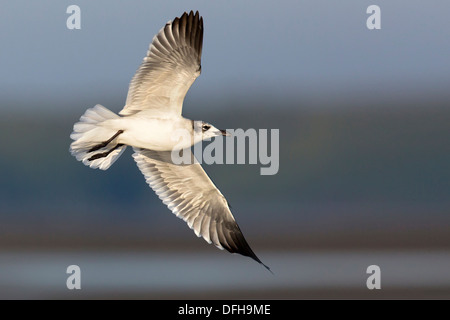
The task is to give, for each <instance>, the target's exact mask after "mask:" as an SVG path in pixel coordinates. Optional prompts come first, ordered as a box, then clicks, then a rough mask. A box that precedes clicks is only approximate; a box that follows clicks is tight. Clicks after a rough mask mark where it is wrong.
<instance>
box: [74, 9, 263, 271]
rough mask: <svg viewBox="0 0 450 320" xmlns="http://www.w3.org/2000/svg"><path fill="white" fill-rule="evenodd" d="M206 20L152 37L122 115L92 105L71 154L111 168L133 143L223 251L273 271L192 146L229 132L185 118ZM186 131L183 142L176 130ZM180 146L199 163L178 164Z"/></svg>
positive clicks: (184, 22)
mask: <svg viewBox="0 0 450 320" xmlns="http://www.w3.org/2000/svg"><path fill="white" fill-rule="evenodd" d="M202 44H203V18H202V17H200V16H199V13H198V12H196V13H195V14H194V13H193V12H192V11H191V12H190V13H189V14H188V13H186V12H185V13H184V14H183V15H182V16H181V17H180V18H175V19H174V20H173V21H169V22H168V23H166V25H165V26H164V27H163V28H162V29H161V30H160V31H159V33H158V34H157V35H156V36H155V37H154V38H153V40H152V43H151V45H150V48H149V50H148V51H147V55H146V57H145V58H144V60H143V62H142V64H141V65H140V67H139V69H138V70H137V71H136V74H135V75H134V77H133V79H132V80H131V83H130V87H129V90H128V96H127V99H126V103H125V107H124V108H123V109H122V110H121V111H120V112H119V115H117V114H115V113H114V112H112V111H110V110H108V109H106V108H105V107H103V106H101V105H96V106H95V107H93V108H90V109H88V110H86V112H85V113H84V114H83V115H82V116H81V118H80V121H79V122H77V123H75V125H74V127H73V132H72V134H71V135H70V137H71V139H72V140H74V141H73V142H72V143H71V145H70V152H71V154H72V155H73V156H74V157H76V159H77V160H79V161H82V162H83V164H85V165H87V166H89V167H91V168H98V169H101V170H106V169H108V168H109V167H110V166H111V165H112V164H113V163H114V162H115V161H116V160H117V158H118V157H119V156H120V155H121V154H122V153H123V151H124V150H125V149H126V147H127V146H130V147H132V148H133V151H134V154H133V158H134V160H135V161H136V163H137V166H138V167H139V169H140V170H141V172H142V174H143V175H144V177H145V180H146V182H147V183H148V184H149V185H150V187H151V188H152V189H153V190H154V191H155V192H156V194H157V195H158V197H159V198H160V199H161V200H162V202H163V203H164V204H165V205H167V206H168V208H169V209H170V210H171V211H172V212H173V213H174V214H175V215H176V216H177V217H179V218H181V219H183V220H184V221H185V222H186V223H187V224H188V226H189V227H190V228H191V229H193V230H194V232H195V234H196V235H197V236H198V237H203V238H204V239H205V240H206V241H207V242H208V243H213V244H214V245H215V246H216V247H218V248H219V249H226V250H228V251H229V252H231V253H239V254H241V255H244V256H248V257H250V258H252V259H254V260H256V261H257V262H259V263H260V264H262V265H263V266H264V267H266V268H267V269H268V270H269V271H270V269H269V268H268V267H267V266H266V265H264V264H263V263H262V262H261V260H260V259H259V258H258V257H257V256H256V255H255V253H254V252H253V250H252V249H251V248H250V246H249V244H248V243H247V241H246V240H245V238H244V235H243V234H242V231H241V230H240V228H239V226H238V224H237V223H236V220H235V219H234V217H233V215H232V213H231V211H230V207H229V205H228V202H227V200H226V199H225V197H224V196H223V195H222V193H221V192H220V191H219V189H217V187H216V186H215V185H214V183H213V182H212V181H211V179H210V178H209V177H208V175H207V174H206V173H205V171H204V170H203V168H202V167H201V165H200V164H199V163H198V161H196V159H195V157H194V155H193V154H192V152H191V150H190V147H191V146H192V145H194V144H195V143H197V142H199V141H201V140H205V139H210V138H212V137H216V136H226V135H228V133H227V132H226V131H225V130H219V129H217V128H215V127H214V126H213V125H211V124H209V123H207V122H204V121H193V120H190V119H186V118H184V117H183V116H182V115H181V112H182V107H183V100H184V97H185V95H186V93H187V91H188V90H189V88H190V87H191V85H192V83H193V82H194V81H195V79H196V78H197V77H198V76H199V75H200V72H201V55H202ZM180 130H181V131H182V132H186V133H187V134H188V136H189V139H184V140H185V141H184V142H182V143H180V142H179V139H175V138H174V133H175V132H179V131H180ZM177 150H180V151H182V152H183V153H186V154H188V155H189V157H190V159H191V160H192V161H190V162H188V163H181V164H178V163H175V162H174V161H173V157H172V155H173V151H177Z"/></svg>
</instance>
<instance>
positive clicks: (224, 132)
mask: <svg viewBox="0 0 450 320" xmlns="http://www.w3.org/2000/svg"><path fill="white" fill-rule="evenodd" d="M220 133H221V134H222V135H223V136H227V137H230V136H231V133H228V132H227V131H226V130H220Z"/></svg>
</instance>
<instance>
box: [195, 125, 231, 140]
mask: <svg viewBox="0 0 450 320" xmlns="http://www.w3.org/2000/svg"><path fill="white" fill-rule="evenodd" d="M194 135H195V136H197V137H201V139H199V140H205V139H211V138H214V137H217V136H231V134H229V133H228V132H227V131H226V130H220V129H217V128H216V127H214V126H213V125H212V124H210V123H207V122H205V121H194Z"/></svg>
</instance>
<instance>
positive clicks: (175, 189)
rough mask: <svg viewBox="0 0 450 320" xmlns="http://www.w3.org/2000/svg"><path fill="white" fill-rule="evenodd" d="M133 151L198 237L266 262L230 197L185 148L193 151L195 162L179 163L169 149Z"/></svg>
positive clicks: (149, 180)
mask: <svg viewBox="0 0 450 320" xmlns="http://www.w3.org/2000/svg"><path fill="white" fill-rule="evenodd" d="M134 151H135V153H134V154H133V158H134V160H136V162H137V165H138V167H139V169H140V170H141V172H142V173H143V174H144V176H145V179H146V181H147V183H148V184H149V185H150V187H151V188H152V189H153V190H154V191H155V192H156V194H157V195H158V196H159V198H160V199H161V200H162V201H163V203H164V204H165V205H167V206H168V207H169V209H170V210H171V211H172V212H173V213H174V214H175V215H176V216H177V217H179V218H181V219H183V220H184V221H185V222H186V223H187V224H188V226H189V227H190V228H191V229H193V230H194V232H195V234H196V235H197V236H198V237H200V236H201V237H203V238H204V239H205V240H206V241H207V242H208V243H213V244H214V245H215V246H216V247H218V248H219V249H226V250H228V251H229V252H231V253H239V254H242V255H244V256H248V257H251V258H253V259H254V260H256V261H257V262H259V263H261V264H263V263H262V262H261V260H259V258H258V257H257V256H256V255H255V253H254V252H253V251H252V249H251V248H250V246H249V245H248V243H247V241H246V240H245V238H244V235H243V234H242V232H241V230H240V229H239V226H238V224H237V223H236V220H234V217H233V215H232V214H231V211H230V208H229V206H228V203H227V200H226V199H225V197H224V196H223V195H222V193H221V192H220V191H219V189H217V188H216V186H215V185H214V184H213V182H212V181H211V179H210V178H209V177H208V175H207V174H206V173H205V171H204V170H203V168H202V167H201V165H200V164H199V163H198V162H197V160H196V159H195V157H194V155H193V154H192V153H191V151H190V150H189V149H185V150H184V152H189V153H190V155H191V159H192V161H191V163H192V164H180V165H176V164H174V163H173V161H172V158H171V152H170V151H153V150H148V149H137V148H134ZM263 265H264V264H263ZM264 266H265V265H264ZM265 267H266V268H267V269H269V268H268V267H267V266H265ZM269 270H270V269H269Z"/></svg>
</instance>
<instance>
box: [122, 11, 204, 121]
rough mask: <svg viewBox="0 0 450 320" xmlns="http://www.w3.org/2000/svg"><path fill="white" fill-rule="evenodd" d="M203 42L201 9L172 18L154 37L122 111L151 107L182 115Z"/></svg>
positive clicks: (127, 112) (123, 112) (196, 70)
mask: <svg viewBox="0 0 450 320" xmlns="http://www.w3.org/2000/svg"><path fill="white" fill-rule="evenodd" d="M202 42H203V18H202V17H200V16H199V14H198V11H197V12H196V13H195V14H194V13H193V12H192V11H191V12H190V13H189V14H187V13H186V12H185V13H184V14H183V15H182V16H181V18H175V19H174V20H173V21H169V22H168V23H167V24H166V25H165V26H164V27H163V28H162V29H161V30H160V31H159V33H158V34H157V35H156V36H155V37H154V38H153V41H152V43H151V45H150V48H149V50H148V52H147V56H146V57H145V58H144V61H143V62H142V64H141V66H140V67H139V69H138V70H137V71H136V74H135V75H134V77H133V79H132V80H131V83H130V87H129V89H128V96H127V101H126V104H125V107H124V108H123V109H122V111H120V114H121V115H131V114H134V113H136V112H139V111H141V110H146V109H151V110H152V111H154V112H155V113H162V114H165V113H168V114H169V113H174V114H176V115H181V109H182V107H183V100H184V97H185V95H186V93H187V91H188V90H189V88H190V87H191V85H192V83H193V82H194V81H195V79H196V78H197V77H198V76H199V75H200V71H201V63H200V62H201V56H202Z"/></svg>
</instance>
